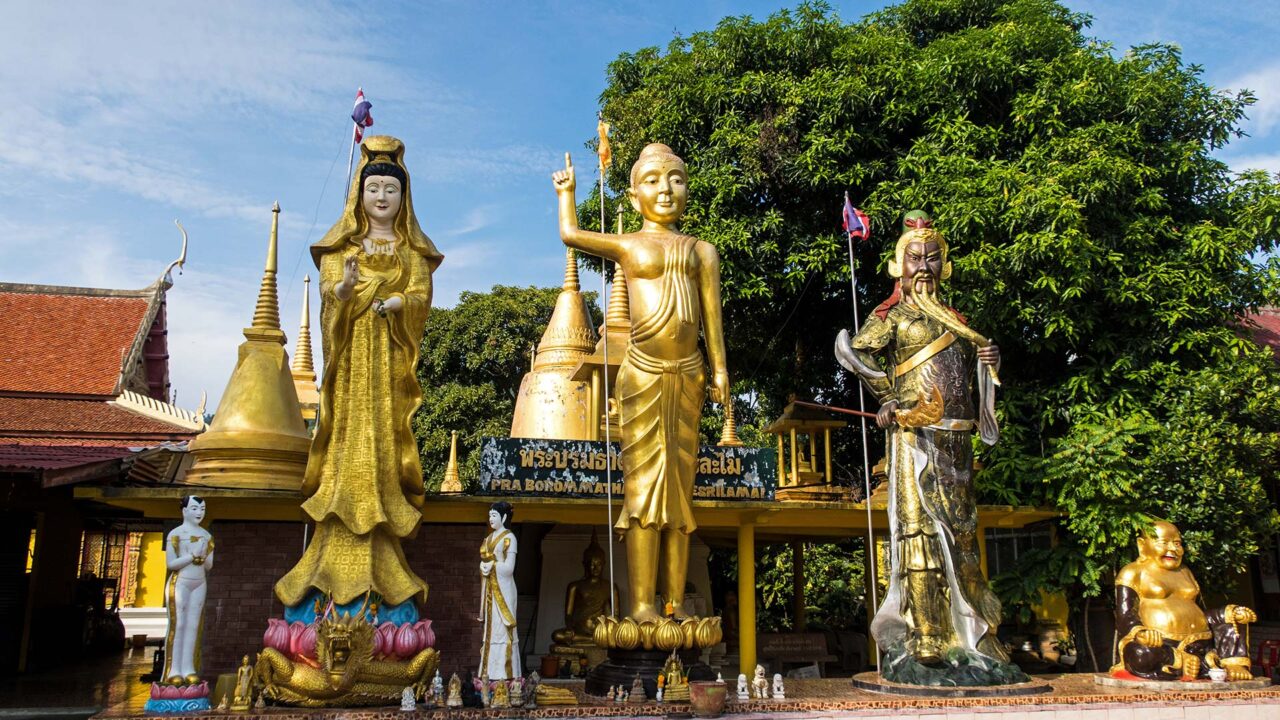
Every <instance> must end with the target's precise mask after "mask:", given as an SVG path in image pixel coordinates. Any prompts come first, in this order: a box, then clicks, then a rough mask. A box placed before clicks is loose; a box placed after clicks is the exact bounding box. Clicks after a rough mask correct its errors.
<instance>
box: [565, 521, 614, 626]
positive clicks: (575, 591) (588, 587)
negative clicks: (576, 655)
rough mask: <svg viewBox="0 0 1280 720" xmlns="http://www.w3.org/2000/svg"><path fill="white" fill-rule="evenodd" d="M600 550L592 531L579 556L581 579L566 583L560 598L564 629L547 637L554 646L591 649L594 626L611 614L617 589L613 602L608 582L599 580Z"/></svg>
mask: <svg viewBox="0 0 1280 720" xmlns="http://www.w3.org/2000/svg"><path fill="white" fill-rule="evenodd" d="M605 561H606V557H605V552H604V548H602V547H600V542H599V541H598V540H597V538H596V532H595V530H592V531H591V544H590V545H587V549H586V550H584V551H583V552H582V579H580V580H574V581H573V582H571V583H569V587H568V588H566V589H565V594H564V625H565V626H564V627H563V628H560V629H559V630H556V631H555V632H553V633H551V639H552V641H553V642H555V643H556V644H557V645H564V646H568V647H577V648H585V647H595V641H594V640H593V639H592V634H593V633H594V632H595V629H596V623H597V621H598V620H599V618H600V616H602V615H611V614H613V603H612V602H610V600H611V599H612V600H616V599H617V593H618V591H617V589H616V588H615V589H614V591H613V598H610V596H609V581H608V580H607V579H605V578H604V577H603V575H604V566H605Z"/></svg>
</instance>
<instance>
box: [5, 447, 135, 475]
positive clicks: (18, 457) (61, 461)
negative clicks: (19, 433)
mask: <svg viewBox="0 0 1280 720" xmlns="http://www.w3.org/2000/svg"><path fill="white" fill-rule="evenodd" d="M130 452H132V451H131V450H129V449H128V448H121V447H79V446H64V445H5V444H0V468H4V469H21V470H65V469H66V468H72V467H79V466H81V465H87V464H89V463H95V462H102V461H104V460H115V459H118V458H122V457H125V456H126V455H128V454H129V453H130Z"/></svg>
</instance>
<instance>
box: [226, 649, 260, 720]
mask: <svg viewBox="0 0 1280 720" xmlns="http://www.w3.org/2000/svg"><path fill="white" fill-rule="evenodd" d="M223 700H224V701H225V700H226V697H225V696H224V697H223ZM252 707H253V666H252V665H250V664H249V656H248V655H245V656H244V660H242V661H241V662H240V667H239V668H238V669H237V670H236V689H235V695H234V696H233V697H232V700H231V709H232V710H234V711H235V712H248V711H249V710H250V709H251V708H252Z"/></svg>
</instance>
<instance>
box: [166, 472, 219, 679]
mask: <svg viewBox="0 0 1280 720" xmlns="http://www.w3.org/2000/svg"><path fill="white" fill-rule="evenodd" d="M204 513H205V506H204V500H203V499H201V498H199V497H196V496H195V495H187V496H185V497H183V498H182V524H181V525H179V526H178V527H176V528H174V529H173V530H172V531H170V533H169V534H168V536H166V537H165V543H164V549H165V565H166V566H167V567H168V568H169V579H168V580H167V581H166V582H165V597H166V598H168V601H167V604H168V606H169V607H168V610H169V634H168V638H167V639H166V642H165V669H164V677H165V682H166V683H168V684H170V685H194V684H196V683H198V682H199V681H200V677H199V674H198V670H199V668H197V667H196V658H197V657H198V655H199V653H197V651H196V650H197V648H196V640H197V638H199V637H200V619H201V616H202V615H203V614H204V598H205V595H206V593H207V592H208V574H209V571H210V570H212V569H213V536H212V535H210V534H209V531H208V530H205V529H204V528H202V527H200V523H201V521H203V520H204Z"/></svg>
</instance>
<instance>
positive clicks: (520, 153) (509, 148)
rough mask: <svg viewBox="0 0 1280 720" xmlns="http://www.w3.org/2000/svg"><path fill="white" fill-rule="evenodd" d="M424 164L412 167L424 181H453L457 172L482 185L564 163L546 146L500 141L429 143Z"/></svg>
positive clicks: (544, 172) (546, 172) (547, 172)
mask: <svg viewBox="0 0 1280 720" xmlns="http://www.w3.org/2000/svg"><path fill="white" fill-rule="evenodd" d="M426 154H427V158H426V162H425V163H424V166H423V167H421V168H420V169H416V170H415V172H417V173H418V174H420V175H425V176H426V179H427V181H428V182H456V180H457V178H458V177H459V176H466V177H475V178H478V179H480V180H481V182H482V183H484V184H486V185H493V184H496V183H498V182H499V181H501V180H509V179H510V178H511V176H512V175H545V176H546V177H547V187H548V188H550V187H551V180H550V178H551V173H552V172H554V171H555V170H556V169H557V168H559V167H563V166H564V155H563V153H560V152H557V151H555V150H552V149H550V148H548V147H540V146H533V145H504V146H500V147H495V148H480V147H468V148H447V147H431V148H429V149H428V150H427V153H426Z"/></svg>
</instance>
